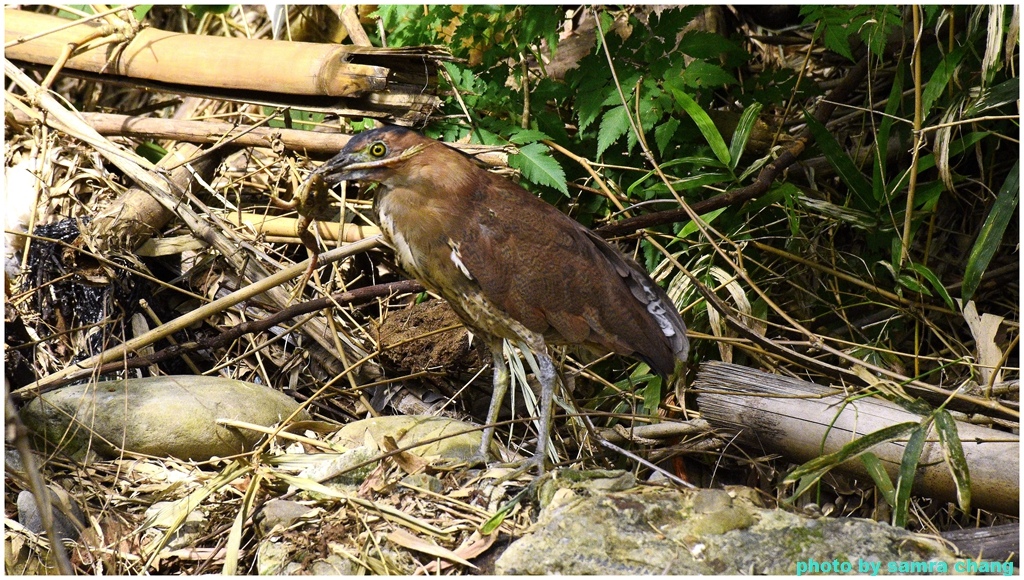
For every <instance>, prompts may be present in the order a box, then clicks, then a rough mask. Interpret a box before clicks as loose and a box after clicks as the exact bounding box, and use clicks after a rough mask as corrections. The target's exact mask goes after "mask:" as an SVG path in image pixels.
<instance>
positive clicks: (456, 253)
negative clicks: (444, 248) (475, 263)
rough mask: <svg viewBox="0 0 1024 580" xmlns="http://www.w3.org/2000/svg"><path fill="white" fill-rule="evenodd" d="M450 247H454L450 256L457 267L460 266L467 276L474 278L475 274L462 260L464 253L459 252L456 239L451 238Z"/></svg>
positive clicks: (460, 269) (449, 240)
mask: <svg viewBox="0 0 1024 580" xmlns="http://www.w3.org/2000/svg"><path fill="white" fill-rule="evenodd" d="M448 247H449V248H451V249H452V253H451V255H450V256H449V258H451V259H452V262H454V263H455V267H456V268H458V269H459V271H460V272H462V274H463V275H464V276H465V277H467V278H469V279H470V280H472V279H473V275H472V274H470V273H469V268H466V264H464V263H463V262H462V254H460V253H459V244H458V243H457V242H456V241H455V240H453V239H451V238H449V239H448Z"/></svg>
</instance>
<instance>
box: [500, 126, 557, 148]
mask: <svg viewBox="0 0 1024 580" xmlns="http://www.w3.org/2000/svg"><path fill="white" fill-rule="evenodd" d="M550 138H551V137H549V136H548V135H547V134H546V133H544V132H543V131H537V130H535V129H517V130H515V131H513V133H512V136H511V137H509V139H508V140H509V141H510V142H511V143H513V144H515V145H526V144H527V143H536V142H537V141H540V140H541V139H550Z"/></svg>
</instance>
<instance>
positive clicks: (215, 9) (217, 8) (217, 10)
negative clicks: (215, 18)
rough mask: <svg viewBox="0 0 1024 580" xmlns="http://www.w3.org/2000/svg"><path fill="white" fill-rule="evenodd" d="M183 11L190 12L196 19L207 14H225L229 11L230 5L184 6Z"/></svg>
mask: <svg viewBox="0 0 1024 580" xmlns="http://www.w3.org/2000/svg"><path fill="white" fill-rule="evenodd" d="M185 10H188V11H189V12H191V13H192V14H193V15H194V16H196V17H197V18H202V17H203V16H205V15H207V14H213V15H217V14H227V13H228V11H229V10H231V5H230V4H186V5H185Z"/></svg>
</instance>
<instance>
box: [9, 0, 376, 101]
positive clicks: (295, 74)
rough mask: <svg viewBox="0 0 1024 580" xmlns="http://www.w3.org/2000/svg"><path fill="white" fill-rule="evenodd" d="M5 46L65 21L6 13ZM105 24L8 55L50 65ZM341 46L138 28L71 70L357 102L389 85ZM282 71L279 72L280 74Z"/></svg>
mask: <svg viewBox="0 0 1024 580" xmlns="http://www.w3.org/2000/svg"><path fill="white" fill-rule="evenodd" d="M4 17H5V23H4V41H5V42H6V43H10V42H13V41H15V40H18V39H21V38H28V37H30V36H32V35H35V34H38V33H39V32H41V31H45V30H48V29H56V28H59V27H61V26H65V25H66V24H67V23H68V21H67V20H66V19H64V18H59V17H56V16H49V15H46V14H39V13H37V12H28V11H24V10H12V9H5V10H4ZM102 28H103V24H101V23H99V22H85V23H83V24H81V25H80V26H73V27H70V28H65V29H63V30H58V31H56V32H53V33H51V34H46V35H43V36H38V37H36V38H32V39H30V40H27V41H25V42H20V43H17V44H14V45H12V46H9V47H8V48H7V50H6V54H7V58H11V59H17V60H24V61H28V62H34V63H37V64H46V65H50V64H53V63H55V62H56V61H57V56H58V55H59V54H60V53H61V51H62V50H64V48H65V47H66V46H68V45H69V44H77V43H78V42H80V40H81V39H82V38H83V37H85V36H86V35H87V34H89V33H91V32H97V31H100V30H101V29H102ZM351 54H352V52H351V51H350V50H348V48H347V47H345V46H341V45H331V44H314V43H308V42H278V41H273V40H263V39H249V38H229V37H223V36H199V35H195V34H181V33H177V32H167V31H164V30H159V29H156V28H144V29H142V30H140V31H138V32H137V33H136V34H135V37H134V38H132V39H130V40H129V41H128V42H127V44H124V45H121V44H117V43H110V44H105V45H102V46H101V47H99V48H97V49H93V50H86V51H82V52H80V53H78V54H75V55H74V56H72V57H71V58H70V59H69V60H68V62H67V65H66V66H68V67H69V68H73V69H79V70H86V71H90V72H94V73H105V74H115V75H123V76H127V77H133V78H140V79H148V80H152V81H161V82H174V83H182V84H187V85H196V86H204V87H219V88H232V89H249V90H260V91H265V90H267V89H268V87H273V89H272V90H273V91H275V92H280V93H287V94H295V95H325V96H332V97H356V96H360V95H363V94H365V93H368V92H372V91H381V90H384V89H385V88H386V87H387V82H388V79H387V75H388V69H387V68H385V67H381V66H369V65H362V64H354V63H351V62H350V59H351ZM282 70H285V71H288V74H280V71H282Z"/></svg>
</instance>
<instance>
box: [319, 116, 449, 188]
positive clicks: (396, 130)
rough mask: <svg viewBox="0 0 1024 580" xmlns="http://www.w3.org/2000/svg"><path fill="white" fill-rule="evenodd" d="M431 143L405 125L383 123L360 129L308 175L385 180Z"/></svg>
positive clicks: (330, 179)
mask: <svg viewBox="0 0 1024 580" xmlns="http://www.w3.org/2000/svg"><path fill="white" fill-rule="evenodd" d="M432 143H434V141H431V140H430V139H427V138H425V137H423V136H422V135H420V134H419V133H416V132H415V131H410V130H409V129H404V128H402V127H395V126H386V127H381V128H379V129H372V130H370V131H364V132H362V133H360V134H358V135H356V136H355V137H352V139H351V140H349V142H348V143H347V144H346V145H345V147H343V148H342V150H341V151H339V152H338V154H337V155H335V156H334V157H332V158H330V159H329V160H327V162H326V163H324V164H323V165H321V166H320V167H319V168H318V169H317V170H316V171H315V172H314V174H313V175H312V176H311V177H320V178H322V179H323V180H324V181H326V182H327V183H328V184H330V185H333V184H336V183H340V182H342V181H353V180H360V181H372V182H375V183H385V184H387V183H389V182H391V181H393V180H394V179H396V178H400V177H401V176H402V175H406V174H408V172H409V169H410V167H409V164H410V163H420V162H422V160H416V161H413V160H414V159H415V158H416V157H417V156H418V155H420V154H421V153H423V151H424V149H426V148H427V146H428V145H430V144H432Z"/></svg>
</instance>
